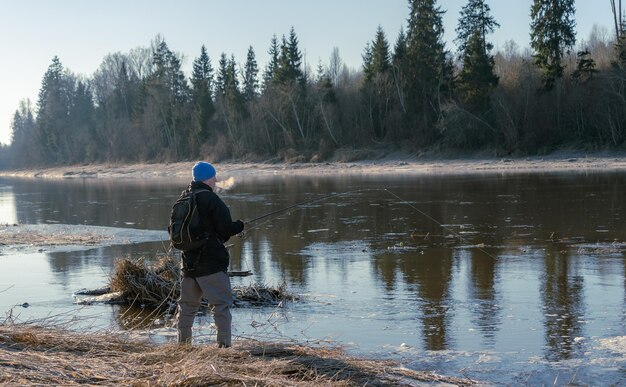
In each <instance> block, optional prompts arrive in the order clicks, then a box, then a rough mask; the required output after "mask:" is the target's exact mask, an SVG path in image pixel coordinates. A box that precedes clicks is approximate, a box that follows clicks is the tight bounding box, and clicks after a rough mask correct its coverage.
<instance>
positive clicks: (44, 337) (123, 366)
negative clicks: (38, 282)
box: [0, 323, 476, 386]
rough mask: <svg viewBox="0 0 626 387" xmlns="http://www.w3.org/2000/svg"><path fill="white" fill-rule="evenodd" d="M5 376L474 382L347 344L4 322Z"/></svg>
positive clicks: (0, 328)
mask: <svg viewBox="0 0 626 387" xmlns="http://www.w3.org/2000/svg"><path fill="white" fill-rule="evenodd" d="M0 359H2V360H0V370H1V372H0V383H1V384H20V385H22V384H28V385H73V384H89V385H95V384H97V385H133V386H138V385H146V386H148V385H159V386H171V385H178V386H201V385H202V386H205V385H262V386H310V385H325V386H364V385H368V386H369V385H371V386H382V385H397V386H415V385H423V384H429V385H431V384H445V385H456V386H470V385H475V384H476V383H475V382H474V381H472V380H470V379H461V378H454V377H444V376H440V375H437V374H434V373H431V372H418V371H412V370H409V369H406V368H404V367H402V366H401V365H399V364H396V363H394V362H390V361H383V360H364V359H357V358H353V357H349V356H347V355H345V353H344V352H343V351H342V350H341V349H337V348H327V347H323V346H321V345H320V346H317V347H313V346H306V347H305V346H301V345H298V344H295V343H263V342H257V341H252V340H248V341H235V342H234V344H233V347H231V348H222V349H217V348H216V347H214V346H210V345H201V346H178V345H176V344H168V345H157V344H152V343H150V342H148V341H146V340H142V339H138V338H135V339H133V338H129V337H125V336H124V335H121V334H116V333H111V332H103V333H71V332H67V331H64V330H62V329H59V328H50V327H41V326H32V325H22V324H19V325H15V324H11V323H4V324H0Z"/></svg>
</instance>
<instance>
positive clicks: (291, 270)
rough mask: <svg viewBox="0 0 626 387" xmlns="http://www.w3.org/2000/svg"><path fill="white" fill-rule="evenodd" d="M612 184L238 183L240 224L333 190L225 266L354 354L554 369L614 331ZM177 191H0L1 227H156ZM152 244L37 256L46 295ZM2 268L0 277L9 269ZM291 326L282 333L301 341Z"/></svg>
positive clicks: (65, 184)
mask: <svg viewBox="0 0 626 387" xmlns="http://www.w3.org/2000/svg"><path fill="white" fill-rule="evenodd" d="M625 183H626V175H624V174H566V175H539V174H537V175H514V176H499V175H485V176H458V177H449V176H434V177H433V176H431V177H423V176H412V177H410V176H389V177H376V178H369V177H366V176H361V177H338V178H337V177H311V178H308V177H276V178H263V179H251V180H248V181H240V182H237V183H236V185H235V187H234V189H233V190H231V191H227V192H224V193H223V194H222V198H223V199H224V200H225V201H226V202H227V204H228V205H229V206H230V207H231V212H232V213H233V216H235V217H238V218H239V217H240V218H244V219H246V218H247V219H251V218H255V217H258V216H260V215H263V214H266V213H270V212H272V211H276V210H279V209H281V208H285V207H289V206H292V205H294V204H296V203H300V202H303V201H306V200H310V199H313V198H316V197H322V196H325V195H328V194H330V193H342V194H341V195H338V196H335V197H332V198H329V199H328V200H325V201H322V202H318V203H312V204H309V205H306V206H302V207H300V208H297V209H293V210H291V211H287V212H281V213H279V214H277V215H276V216H271V217H268V218H267V219H264V220H262V221H259V222H257V223H252V224H249V227H248V232H247V237H246V238H245V239H240V238H232V239H231V240H230V241H229V243H231V244H232V246H231V257H232V259H231V268H232V269H233V270H252V271H253V273H254V277H253V280H254V281H256V282H259V283H265V284H270V285H271V284H276V283H278V282H281V281H285V282H286V283H287V285H288V287H289V288H290V289H292V291H294V292H297V293H302V294H310V295H311V297H312V298H313V299H315V300H317V299H319V300H321V301H322V302H320V303H319V304H312V305H310V307H311V308H312V309H311V311H307V308H308V307H307V308H305V307H302V308H300V309H298V311H299V313H303V314H305V315H307V313H309V314H310V316H308V317H310V318H311V319H315V318H317V317H318V316H319V315H323V316H324V319H325V320H322V319H321V318H320V319H318V320H315V325H314V326H313V327H312V328H310V329H309V331H312V330H314V329H315V328H318V329H319V331H320V332H319V334H320V336H321V337H325V335H328V334H329V333H328V332H327V331H325V330H324V329H328V330H329V331H332V332H333V333H335V332H337V336H339V337H341V338H342V339H343V340H346V341H351V342H358V343H363V344H362V345H364V346H365V345H368V343H370V342H371V343H377V344H381V345H382V344H391V343H397V344H396V345H399V343H403V342H404V343H408V344H409V345H410V346H413V347H415V348H419V349H421V350H432V351H439V350H453V349H457V350H463V349H467V348H475V349H477V350H484V349H486V348H489V349H493V350H502V351H509V352H515V351H517V350H518V349H519V348H529V349H527V350H528V351H530V354H528V353H526V354H525V355H526V356H533V355H539V356H542V357H543V358H545V359H546V360H548V361H559V360H567V359H576V358H581V357H584V356H586V355H585V353H586V351H590V350H591V349H592V345H593V344H592V343H591V338H593V337H606V336H620V335H621V336H623V335H624V313H623V310H624V304H625V301H626V292H625V291H624V288H626V280H625V278H626V265H625V264H624V261H625V260H624V251H623V250H624V248H623V244H618V245H613V243H614V242H615V241H616V240H617V241H618V242H622V241H623V238H624V235H625V231H626V229H625V227H626V226H625V225H624V223H623V218H624V214H623V211H624V208H626V203H625V202H624V201H625V200H626V199H625V198H624V195H621V194H620V192H621V187H623V186H624V184H625ZM185 185H186V182H171V183H167V182H158V184H155V182H154V181H153V180H152V181H147V180H146V181H129V182H119V181H94V180H84V181H83V180H76V181H52V182H40V181H37V182H33V181H10V182H8V181H0V203H2V206H3V207H2V208H9V207H10V208H12V209H11V210H8V212H7V211H5V210H3V212H2V216H3V218H2V219H0V222H11V221H17V222H19V223H47V222H55V223H68V224H92V225H102V226H115V227H132V228H139V229H157V230H164V229H165V227H166V224H167V219H168V217H169V212H170V208H171V203H172V202H173V200H174V199H175V198H176V197H177V196H178V194H179V192H180V190H182V189H183V188H184V186H185ZM7 198H13V199H7ZM7 203H8V204H7ZM7 213H8V214H9V215H6V214H7ZM11 214H13V215H11ZM11 216H12V217H13V218H12V220H7V219H9V218H10V217H11ZM582 244H585V248H582V247H581V246H582ZM589 246H591V247H593V248H591V247H589ZM594 246H595V247H594ZM163 248H164V247H163V246H162V245H161V244H160V243H158V242H157V243H148V244H141V245H134V246H115V247H108V248H100V249H93V250H88V251H83V252H71V253H55V254H49V255H45V259H46V260H47V263H48V264H49V269H48V271H49V274H50V276H51V278H52V279H48V277H46V276H42V278H45V281H49V282H53V283H56V284H58V286H59V287H57V288H55V289H56V290H54V291H58V292H61V291H62V292H68V290H76V289H78V288H94V287H99V286H101V285H102V282H103V281H105V280H106V278H107V276H108V275H110V273H111V270H112V268H113V263H114V260H115V258H117V257H123V256H131V257H140V256H148V257H150V256H156V255H158V254H159V253H160V252H162V251H163ZM3 259H4V258H3V257H0V265H3V270H15V268H14V266H7V265H8V263H11V264H14V263H15V262H14V261H13V260H3ZM38 259H39V258H38ZM10 278H11V277H10V275H9V276H5V277H3V279H5V280H7V281H9V280H10ZM94 278H95V279H94ZM59 289H61V290H59ZM615 289H619V292H618V293H616V292H615ZM59 294H60V293H59ZM59 294H55V297H56V298H62V297H61V296H60V295H59ZM327 295H332V296H333V298H331V299H327V298H323V297H326V296H327ZM2 296H3V295H2V294H0V298H1V297H2ZM316 297H317V298H316ZM238 313H242V312H238ZM124 315H126V316H131V317H132V318H130V320H128V321H131V322H134V321H136V320H137V319H136V318H135V317H134V316H135V315H133V314H132V313H131V312H126V311H125V312H124ZM137 315H138V316H141V313H139V314H137ZM297 317H298V318H294V316H291V319H290V320H289V321H286V322H285V323H284V324H285V326H284V328H283V329H285V330H286V331H289V332H296V333H299V332H301V331H302V329H303V327H302V326H301V325H300V324H302V322H301V321H302V320H303V319H304V317H302V316H297ZM142 319H143V317H142ZM286 320H287V319H286ZM126 322H127V321H126V320H124V321H121V320H119V324H120V325H121V326H126V325H125V324H126ZM150 324H151V323H150ZM242 324H244V323H242ZM536 324H539V326H537V325H536ZM327 327H329V328H327ZM366 331H367V332H370V333H364V332H366ZM372 331H375V332H376V337H375V338H374V337H372V335H371V332H372ZM474 332H476V333H474ZM581 338H587V340H581ZM372 345H374V344H372Z"/></svg>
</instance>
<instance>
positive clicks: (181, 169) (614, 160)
mask: <svg viewBox="0 0 626 387" xmlns="http://www.w3.org/2000/svg"><path fill="white" fill-rule="evenodd" d="M194 163H195V161H187V162H176V163H133V164H89V165H64V166H55V167H49V168H42V169H34V168H33V169H16V170H6V171H2V170H0V177H15V178H40V179H68V178H98V179H104V178H114V179H119V178H150V177H169V178H173V179H178V178H180V179H188V178H189V177H190V171H191V168H192V166H193V165H194ZM214 165H215V166H216V168H217V170H218V175H219V176H222V177H230V176H235V177H253V176H274V175H287V174H288V175H302V176H307V175H308V176H315V175H359V174H371V175H376V174H406V175H411V174H415V175H429V174H430V175H459V174H489V173H500V174H509V173H546V172H574V171H576V172H581V171H626V154H615V155H591V156H589V155H582V154H569V155H552V156H545V157H526V158H486V157H476V158H449V159H444V158H441V159H438V158H437V159H435V158H429V159H419V158H416V157H395V158H384V159H377V160H360V161H350V162H338V161H329V162H322V163H292V164H290V163H267V162H242V163H239V162H232V161H227V162H215V163H214Z"/></svg>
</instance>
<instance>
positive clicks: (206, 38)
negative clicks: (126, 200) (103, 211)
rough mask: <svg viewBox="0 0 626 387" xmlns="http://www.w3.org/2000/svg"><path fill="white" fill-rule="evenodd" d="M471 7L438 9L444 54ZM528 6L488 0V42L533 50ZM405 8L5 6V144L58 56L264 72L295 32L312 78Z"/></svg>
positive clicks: (364, 0)
mask: <svg viewBox="0 0 626 387" xmlns="http://www.w3.org/2000/svg"><path fill="white" fill-rule="evenodd" d="M466 2H467V0H439V1H438V5H439V6H440V7H441V8H442V9H443V10H446V11H447V12H446V14H445V15H444V28H445V36H444V38H445V40H446V42H447V47H448V48H451V49H455V46H454V43H453V39H454V37H455V32H454V29H455V28H456V24H457V21H458V17H459V11H460V10H461V7H463V6H464V5H465V4H466ZM531 3H532V0H491V1H489V4H490V7H491V10H492V14H493V16H494V17H495V18H496V20H497V21H498V22H499V23H500V25H501V28H500V29H499V30H497V31H496V32H495V33H494V34H493V35H492V36H491V41H492V42H493V43H494V45H495V46H496V48H498V47H502V46H503V44H504V42H506V41H507V40H514V41H515V42H516V43H517V44H518V45H519V46H520V47H521V48H524V47H528V45H529V23H530V16H529V14H530V5H531ZM576 8H577V12H576V22H577V31H578V36H577V39H578V40H579V41H580V40H581V39H587V37H588V36H589V33H590V31H591V29H592V27H593V25H594V24H597V25H599V26H603V27H606V28H607V29H608V32H609V33H611V32H612V29H611V25H612V15H611V8H610V3H609V1H607V0H578V1H577V2H576ZM408 10H409V8H408V1H407V0H315V1H312V0H309V1H305V0H263V1H253V0H228V1H217V0H204V1H201V0H180V1H162V0H107V1H91V0H59V1H51V0H23V1H17V0H8V1H3V2H2V4H1V5H0V36H2V38H1V39H0V52H1V53H2V57H3V59H2V61H0V88H1V89H0V90H1V91H0V142H3V143H8V142H9V140H10V123H11V119H12V116H13V113H14V112H15V110H16V109H17V107H18V104H19V101H20V100H22V99H25V98H30V99H31V101H32V102H33V104H35V103H36V99H37V93H38V91H39V88H40V86H41V79H42V77H43V75H44V73H45V71H46V69H47V68H48V66H49V65H50V63H51V60H52V57H53V56H55V55H57V56H58V57H59V58H60V60H61V63H62V64H63V65H64V66H65V67H66V68H68V69H70V70H71V71H72V72H74V73H77V74H84V75H87V76H91V75H92V74H93V72H94V71H96V70H97V68H98V66H99V65H100V63H101V61H102V58H103V57H104V56H105V55H106V54H109V53H113V52H123V53H126V52H128V51H130V50H131V49H133V48H135V47H139V46H141V47H148V46H149V45H150V42H151V40H152V39H153V38H154V37H155V36H156V35H157V34H161V36H163V37H164V38H165V40H166V42H167V43H168V45H169V47H170V49H171V50H172V51H175V52H178V53H181V54H183V55H185V57H186V61H185V62H184V66H185V67H184V69H185V71H186V73H187V75H189V71H188V70H189V68H190V65H191V62H192V61H193V59H194V58H196V57H197V56H198V54H199V52H200V47H201V46H202V45H203V44H204V45H206V47H207V50H208V53H209V56H210V57H211V60H212V62H213V64H214V65H215V64H216V63H217V61H218V59H219V55H220V54H221V53H222V52H225V53H227V54H228V55H230V54H234V55H235V59H236V60H237V61H238V62H240V63H242V62H244V61H245V55H246V52H247V49H248V47H249V46H252V47H253V48H254V50H255V53H256V55H257V61H258V63H259V66H260V67H261V68H263V67H264V65H265V62H266V52H267V49H268V47H269V43H270V40H271V38H272V35H273V34H276V35H277V36H278V37H279V38H280V37H281V36H282V35H283V34H285V35H286V34H288V33H289V29H290V28H291V26H293V27H294V28H295V31H296V34H297V36H298V39H299V41H300V48H301V50H302V51H303V52H304V53H305V55H306V62H307V63H309V64H310V66H311V67H312V68H315V67H316V66H317V63H318V61H319V59H321V60H322V62H323V63H328V58H329V57H330V54H331V52H332V50H333V47H337V48H338V49H339V53H340V56H341V58H342V60H343V62H344V63H346V64H347V65H348V66H349V67H351V68H355V69H356V68H359V67H360V66H361V54H362V52H363V48H364V47H365V44H366V43H367V42H368V41H371V40H372V39H373V38H374V34H375V32H376V28H377V27H378V25H381V26H382V27H383V29H384V31H385V33H386V34H387V38H388V40H389V42H390V44H391V45H393V43H394V42H395V39H396V37H397V34H398V31H399V30H400V28H401V27H402V26H406V19H407V17H408Z"/></svg>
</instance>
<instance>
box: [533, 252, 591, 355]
mask: <svg viewBox="0 0 626 387" xmlns="http://www.w3.org/2000/svg"><path fill="white" fill-rule="evenodd" d="M573 262H574V264H572V263H573ZM575 262H577V261H576V260H572V257H570V256H569V254H567V253H566V252H565V251H560V252H559V251H550V250H548V254H547V255H546V257H545V273H544V275H543V278H542V285H541V294H542V296H543V312H544V318H545V320H544V326H545V333H544V334H545V340H546V355H545V356H546V358H547V359H548V360H550V361H556V360H562V359H570V358H572V356H574V352H575V348H574V345H575V341H574V339H575V338H576V337H578V336H581V332H582V327H581V323H580V321H581V320H582V319H584V314H585V310H584V308H585V305H584V287H585V286H584V278H583V277H582V276H579V275H576V273H577V272H578V269H579V268H578V267H577V265H576V264H575Z"/></svg>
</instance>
